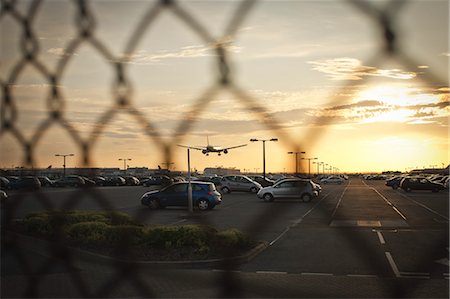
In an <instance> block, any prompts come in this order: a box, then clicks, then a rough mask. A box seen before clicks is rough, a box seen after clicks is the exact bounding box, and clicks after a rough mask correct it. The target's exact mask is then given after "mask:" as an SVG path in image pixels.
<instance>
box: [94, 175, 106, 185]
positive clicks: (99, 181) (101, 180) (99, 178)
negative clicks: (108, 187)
mask: <svg viewBox="0 0 450 299" xmlns="http://www.w3.org/2000/svg"><path fill="white" fill-rule="evenodd" d="M91 180H93V181H94V182H95V185H97V186H105V183H106V179H105V178H104V177H102V176H96V177H93V178H91Z"/></svg>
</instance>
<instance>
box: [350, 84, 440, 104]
mask: <svg viewBox="0 0 450 299" xmlns="http://www.w3.org/2000/svg"><path fill="white" fill-rule="evenodd" d="M355 99H356V100H357V101H363V100H376V101H380V102H383V103H385V104H387V105H392V106H403V107H406V106H413V105H423V104H431V103H437V102H439V96H438V95H434V94H428V93H425V92H424V91H423V90H421V89H420V88H412V87H403V86H375V87H371V88H368V89H366V90H363V91H361V92H360V93H359V94H358V96H357V97H356V98H355Z"/></svg>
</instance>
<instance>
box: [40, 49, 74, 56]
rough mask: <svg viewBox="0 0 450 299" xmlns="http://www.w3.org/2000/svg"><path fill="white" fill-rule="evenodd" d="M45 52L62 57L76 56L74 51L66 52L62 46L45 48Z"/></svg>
mask: <svg viewBox="0 0 450 299" xmlns="http://www.w3.org/2000/svg"><path fill="white" fill-rule="evenodd" d="M47 53H49V54H52V55H56V56H58V57H63V56H72V55H74V56H76V55H77V54H76V53H68V52H66V49H64V48H50V49H48V50H47Z"/></svg>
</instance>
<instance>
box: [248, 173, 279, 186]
mask: <svg viewBox="0 0 450 299" xmlns="http://www.w3.org/2000/svg"><path fill="white" fill-rule="evenodd" d="M248 177H249V178H250V179H252V180H254V181H255V182H258V183H259V184H260V185H261V186H262V187H268V186H272V185H273V184H274V183H275V181H274V180H271V179H269V178H267V177H264V176H262V175H248Z"/></svg>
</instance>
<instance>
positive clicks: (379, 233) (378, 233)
mask: <svg viewBox="0 0 450 299" xmlns="http://www.w3.org/2000/svg"><path fill="white" fill-rule="evenodd" d="M377 236H378V240H379V241H380V244H381V245H384V244H386V241H385V240H384V238H383V235H382V234H381V232H380V231H378V230H377Z"/></svg>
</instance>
